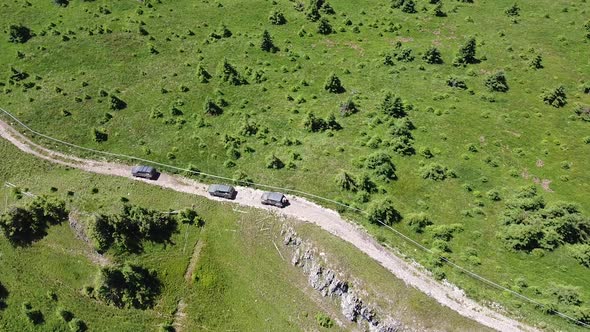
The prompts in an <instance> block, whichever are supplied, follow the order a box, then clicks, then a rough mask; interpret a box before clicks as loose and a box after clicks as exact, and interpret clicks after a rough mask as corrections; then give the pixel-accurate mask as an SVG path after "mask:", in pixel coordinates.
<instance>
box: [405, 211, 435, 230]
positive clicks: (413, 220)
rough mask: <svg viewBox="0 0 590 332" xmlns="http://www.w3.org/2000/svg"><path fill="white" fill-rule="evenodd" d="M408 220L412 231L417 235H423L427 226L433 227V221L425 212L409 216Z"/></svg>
mask: <svg viewBox="0 0 590 332" xmlns="http://www.w3.org/2000/svg"><path fill="white" fill-rule="evenodd" d="M406 219H407V220H408V226H409V227H410V229H412V230H413V231H414V232H416V233H422V232H423V231H424V228H426V226H430V225H432V220H430V217H429V216H428V215H427V214H426V213H424V212H420V213H412V214H409V215H408V217H407V218H406Z"/></svg>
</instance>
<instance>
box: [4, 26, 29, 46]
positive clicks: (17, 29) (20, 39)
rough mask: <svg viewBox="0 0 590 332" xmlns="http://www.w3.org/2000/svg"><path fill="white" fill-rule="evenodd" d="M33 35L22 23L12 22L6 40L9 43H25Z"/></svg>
mask: <svg viewBox="0 0 590 332" xmlns="http://www.w3.org/2000/svg"><path fill="white" fill-rule="evenodd" d="M32 37H33V35H32V33H31V29H29V28H28V27H26V26H24V25H22V24H12V25H10V27H9V31H8V41H10V42H11V43H17V44H22V43H26V42H27V41H28V40H29V39H31V38H32Z"/></svg>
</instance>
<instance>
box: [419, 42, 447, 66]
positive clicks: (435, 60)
mask: <svg viewBox="0 0 590 332" xmlns="http://www.w3.org/2000/svg"><path fill="white" fill-rule="evenodd" d="M422 60H424V61H425V62H426V63H428V64H431V65H433V64H441V63H443V59H442V56H441V53H440V51H439V50H438V48H436V47H434V46H431V47H429V48H428V49H427V50H426V52H424V55H423V56H422Z"/></svg>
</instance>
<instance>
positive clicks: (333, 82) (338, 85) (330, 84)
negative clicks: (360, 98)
mask: <svg viewBox="0 0 590 332" xmlns="http://www.w3.org/2000/svg"><path fill="white" fill-rule="evenodd" d="M324 90H326V91H328V92H330V93H342V92H344V91H345V89H344V87H343V86H342V82H340V79H339V78H338V76H336V74H335V73H331V74H330V76H328V78H327V79H326V82H325V83H324Z"/></svg>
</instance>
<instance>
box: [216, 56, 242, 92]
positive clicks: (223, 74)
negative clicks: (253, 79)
mask: <svg viewBox="0 0 590 332" xmlns="http://www.w3.org/2000/svg"><path fill="white" fill-rule="evenodd" d="M217 73H218V75H219V77H220V78H221V80H222V81H223V82H227V83H229V84H230V85H236V86H237V85H244V84H248V81H247V80H246V79H245V78H244V77H242V75H241V74H240V73H238V71H237V69H236V68H235V67H234V66H233V65H232V64H230V63H229V61H227V59H225V58H224V59H223V61H222V62H221V64H220V65H219V68H218V70H217Z"/></svg>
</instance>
